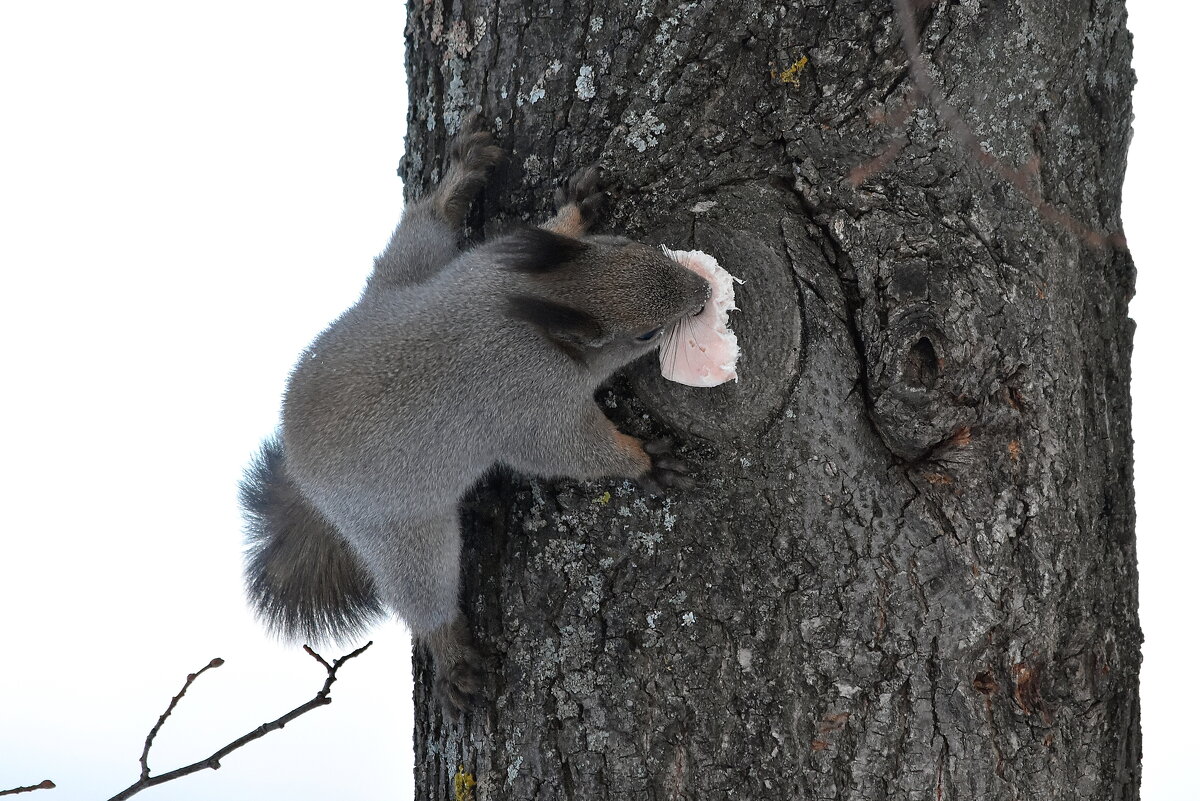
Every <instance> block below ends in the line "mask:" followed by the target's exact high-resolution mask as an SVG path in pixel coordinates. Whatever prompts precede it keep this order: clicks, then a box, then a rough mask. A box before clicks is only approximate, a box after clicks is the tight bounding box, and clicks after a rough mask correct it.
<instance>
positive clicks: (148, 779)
mask: <svg viewBox="0 0 1200 801" xmlns="http://www.w3.org/2000/svg"><path fill="white" fill-rule="evenodd" d="M370 647H371V643H369V642H368V643H367V644H366V645H364V646H362V647H361V648H358V649H356V650H354V651H351V652H350V653H348V654H346V655H345V656H342V657H339V658H338V659H335V660H334V661H333V664H330V663H329V662H328V661H326V660H325V658H324V657H322V656H321V655H320V654H318V653H317V652H316V651H314V650H313V649H311V648H309V647H308V646H307V645H306V646H304V650H305V652H306V653H307V654H308V655H309V656H311V657H312V658H313V659H315V660H317V661H318V662H320V663H321V666H322V667H324V668H325V673H326V677H325V683H324V684H323V685H322V686H321V689H320V691H318V692H317V694H316V695H315V696H313V698H312V700H310V701H307V702H306V703H303V704H301V705H300V706H298V707H296V708H295V709H293V710H291V711H290V712H288V713H286V714H284V715H282V716H281V717H278V718H276V719H275V720H273V721H271V722H270V723H264V724H263V725H261V726H259V727H258V728H257V729H255V730H254V731H252V732H249V733H248V734H244V735H242V736H241V737H239V738H237V739H236V740H234V741H233V742H231V743H229V744H228V745H226V746H225V747H223V748H220V749H218V750H217V751H215V752H213V753H212V755H210V756H208V757H205V758H204V759H201V760H197V761H196V762H193V763H192V764H190V765H185V766H183V767H182V768H176V769H175V770H172V771H169V772H167V773H160V774H159V775H157V776H151V775H150V768H149V766H148V761H149V756H150V746H151V745H152V744H153V743H154V737H155V735H157V734H158V730H159V729H160V728H162V725H163V723H164V722H166V719H167V718H168V717H169V716H170V714H171V712H172V711H173V710H174V709H175V705H176V704H177V703H179V700H180V699H181V698H183V695H184V693H186V692H187V690H188V687H190V686H191V684H192V682H193V681H195V680H196V678H197V677H199V675H200V674H201V673H203V672H204V671H206V670H208V669H209V668H214V667H220V666H221V665H222V664H224V660H221V659H214V660H212V661H211V662H209V663H208V664H207V665H205V666H204V667H203V668H201V669H200V670H198V671H196V672H195V673H192V674H189V675H188V677H187V681H185V682H184V684H183V689H181V690H180V691H179V694H178V695H176V696H175V697H174V698H172V699H171V703H170V704H169V705H168V706H167V711H166V712H164V713H163V714H162V715H161V716H160V717H159V719H158V722H157V723H155V724H154V728H152V729H151V730H150V734H149V735H147V737H146V745H145V748H143V749H142V756H141V759H140V760H139V763H140V764H141V775H140V776H139V777H138V780H137V781H136V782H134V783H133V784H131V785H129V787H126V788H125V789H124V790H122V791H121V792H119V793H117V794H116V795H114V796H113V797H112V798H110V799H109V800H108V801H123V799H126V798H130V797H132V796H134V795H136V794H138V793H140V792H141V791H142V790H145V789H146V788H147V787H154V786H155V785H157V784H163V783H164V782H169V781H171V780H172V779H178V778H180V777H182V776H187V775H188V774H191V773H196V772H198V771H201V770H204V769H205V768H212V769H213V770H217V769H218V768H220V767H221V760H222V759H224V758H225V757H226V756H228V755H229V754H231V753H232V752H234V751H236V750H237V749H239V748H241V747H242V746H243V745H246V744H247V743H249V742H252V741H253V740H257V739H258V738H259V737H262V736H264V735H266V734H268V733H270V732H273V731H278V730H279V729H282V728H283V727H284V726H286V725H287V724H289V723H291V722H292V721H293V720H295V719H296V718H298V717H300V716H301V715H303V714H304V713H305V712H309V711H311V710H313V709H316V708H317V707H319V706H324V705H326V704H329V703H332V702H333V699H332V698H331V697H330V696H329V692H330V689H331V688H332V687H333V683H334V682H335V681H337V671H338V668H340V667H341V666H342V665H343V664H345V663H346V662H347V661H348V660H350V659H353V658H354V657H356V656H358V655H359V654H361V653H362V652H363V651H365V650H367V649H368V648H370ZM43 784H45V782H43ZM51 786H53V785H51ZM27 789H37V788H27Z"/></svg>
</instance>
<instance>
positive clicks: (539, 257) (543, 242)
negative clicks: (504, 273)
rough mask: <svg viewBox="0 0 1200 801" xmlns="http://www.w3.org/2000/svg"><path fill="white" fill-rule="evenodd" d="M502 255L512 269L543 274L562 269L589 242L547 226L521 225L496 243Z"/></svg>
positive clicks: (576, 256)
mask: <svg viewBox="0 0 1200 801" xmlns="http://www.w3.org/2000/svg"><path fill="white" fill-rule="evenodd" d="M497 248H498V250H499V253H500V258H501V259H503V260H504V263H505V264H506V265H507V267H508V268H509V269H510V270H513V271H515V272H518V273H526V274H527V275H540V274H543V273H549V272H553V271H555V270H559V269H562V268H563V267H565V266H566V265H567V264H568V263H570V262H571V261H572V260H573V259H576V258H578V257H579V256H580V255H581V254H583V253H584V252H585V251H586V250H587V249H588V246H587V244H586V243H584V242H580V241H579V240H578V239H572V238H571V237H569V236H563V235H562V234H556V233H554V232H553V231H547V230H546V229H544V228H522V229H520V230H517V231H514V232H512V233H511V234H508V235H507V236H505V237H504V238H503V239H501V240H500V241H499V242H498V243H497Z"/></svg>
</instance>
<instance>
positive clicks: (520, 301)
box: [508, 295, 605, 356]
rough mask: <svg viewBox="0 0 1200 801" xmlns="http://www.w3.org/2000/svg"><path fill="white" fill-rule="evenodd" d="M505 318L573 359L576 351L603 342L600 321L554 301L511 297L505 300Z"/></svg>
mask: <svg viewBox="0 0 1200 801" xmlns="http://www.w3.org/2000/svg"><path fill="white" fill-rule="evenodd" d="M508 315H509V317H512V318H513V319H514V320H521V321H522V322H526V323H529V324H530V325H532V326H533V327H535V328H537V329H538V330H540V331H541V332H542V333H543V334H544V335H545V336H546V338H547V339H549V340H550V341H551V342H554V343H555V344H556V345H559V346H560V347H563V348H565V349H567V350H568V353H571V355H572V356H577V355H578V353H577V351H578V349H579V348H583V347H596V346H597V345H602V344H604V341H605V340H604V329H603V327H602V326H601V325H600V321H599V320H597V319H596V318H595V317H593V316H592V315H590V314H588V313H587V312H585V311H580V310H579V309H576V308H573V307H571V306H567V305H566V304H563V303H556V302H555V301H553V300H546V299H545V298H539V297H534V296H533V295H513V296H510V297H509V298H508ZM572 351H576V352H572Z"/></svg>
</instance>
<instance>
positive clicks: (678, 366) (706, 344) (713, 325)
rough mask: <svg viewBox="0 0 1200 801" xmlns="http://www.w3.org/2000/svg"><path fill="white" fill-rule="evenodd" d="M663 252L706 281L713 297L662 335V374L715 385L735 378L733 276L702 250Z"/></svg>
mask: <svg viewBox="0 0 1200 801" xmlns="http://www.w3.org/2000/svg"><path fill="white" fill-rule="evenodd" d="M663 253H665V254H667V256H668V257H669V258H671V259H673V260H674V261H676V262H678V263H679V264H681V265H683V266H684V267H686V268H687V269H689V270H691V271H692V272H694V273H696V274H697V275H699V276H700V277H701V278H703V279H704V280H706V281H708V283H709V286H711V287H712V297H710V298H709V300H708V303H706V304H705V305H704V310H703V311H701V312H700V313H699V314H697V315H694V316H691V317H685V318H683V319H682V320H680V321H679V322H678V323H677V324H676V325H675V327H674V328H673V329H672V330H671V331H670V332H669V333H668V335H667V336H666V337H665V339H664V341H663V344H662V346H661V347H660V348H659V350H658V363H659V366H660V368H661V371H662V375H663V377H664V378H666V379H667V380H669V381H675V382H678V383H680V384H687V385H688V386H692V387H715V386H718V385H720V384H724V383H725V382H726V381H729V380H730V379H732V380H734V381H736V380H737V360H738V355H739V350H738V341H737V335H736V334H734V333H733V331H731V330H729V312H730V311H732V310H734V309H736V308H737V306H735V305H734V298H733V283H734V281H737V282H738V283H743V282H742V281H741V279H737V278H734V277H733V276H732V275H730V274H729V273H728V272H726V271H725V269H724V268H722V267H721V265H720V264H718V263H717V260H716V259H714V258H713V257H712V256H710V255H708V254H707V253H705V252H704V251H701V250H669V249H668V248H667V247H666V246H665V245H664V246H663Z"/></svg>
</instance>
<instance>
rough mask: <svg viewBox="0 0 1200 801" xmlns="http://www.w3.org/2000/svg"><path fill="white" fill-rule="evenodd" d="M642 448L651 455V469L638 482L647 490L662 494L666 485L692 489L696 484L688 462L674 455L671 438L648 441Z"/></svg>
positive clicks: (654, 493)
mask: <svg viewBox="0 0 1200 801" xmlns="http://www.w3.org/2000/svg"><path fill="white" fill-rule="evenodd" d="M642 449H643V450H644V451H646V455H647V456H649V457H650V469H649V470H647V471H646V472H645V473H643V474H642V475H641V476H639V477H638V483H639V484H641V485H642V488H643V489H645V490H646V491H647V492H649V493H651V494H653V495H661V494H662V493H663V491H664V490H665V488H666V487H675V488H677V489H691V488H692V487H694V486H695V485H696V482H695V481H694V480H692V478H691V477H690V476H688V475H687V470H688V465H687V463H686V462H684V461H683V460H681V459H676V458H675V456H674V455H673V453H672V442H671V441H670V440H669V439H656V440H653V441H652V442H647V443H646V444H645V445H644V446H642Z"/></svg>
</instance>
